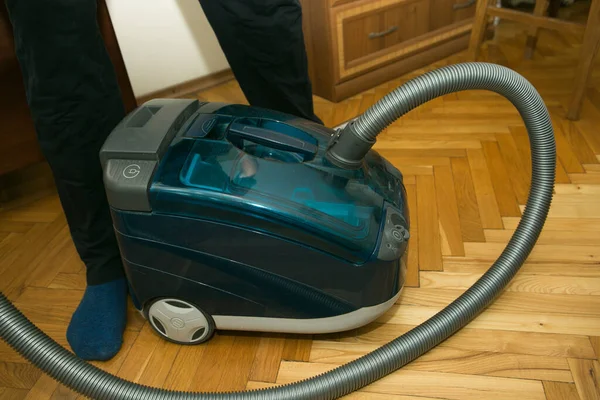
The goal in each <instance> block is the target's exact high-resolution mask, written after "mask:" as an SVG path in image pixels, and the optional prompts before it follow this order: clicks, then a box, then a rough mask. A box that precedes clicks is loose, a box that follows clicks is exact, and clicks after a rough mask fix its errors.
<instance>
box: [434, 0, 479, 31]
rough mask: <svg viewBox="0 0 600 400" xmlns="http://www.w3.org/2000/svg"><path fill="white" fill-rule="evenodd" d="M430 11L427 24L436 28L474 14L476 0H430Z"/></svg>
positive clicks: (463, 19)
mask: <svg viewBox="0 0 600 400" xmlns="http://www.w3.org/2000/svg"><path fill="white" fill-rule="evenodd" d="M430 1H431V13H430V20H429V26H430V28H431V30H433V31H434V30H437V29H440V28H443V27H445V26H448V25H452V24H454V23H457V22H461V21H465V20H468V19H470V18H472V17H473V16H474V15H475V8H476V5H477V1H476V0H430Z"/></svg>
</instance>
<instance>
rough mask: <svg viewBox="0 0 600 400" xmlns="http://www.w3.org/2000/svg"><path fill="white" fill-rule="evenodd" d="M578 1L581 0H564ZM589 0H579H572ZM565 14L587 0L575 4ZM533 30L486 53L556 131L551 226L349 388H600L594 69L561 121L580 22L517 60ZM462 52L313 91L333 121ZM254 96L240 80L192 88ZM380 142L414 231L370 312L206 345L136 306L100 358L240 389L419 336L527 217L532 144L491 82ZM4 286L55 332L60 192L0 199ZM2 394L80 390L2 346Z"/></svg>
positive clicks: (68, 264) (482, 393)
mask: <svg viewBox="0 0 600 400" xmlns="http://www.w3.org/2000/svg"><path fill="white" fill-rule="evenodd" d="M569 10H571V11H570V12H569ZM578 10H579V11H578ZM564 12H565V15H566V14H569V13H570V17H569V18H572V19H579V20H581V18H584V17H585V7H583V6H581V5H577V4H576V5H575V6H573V7H572V8H567V9H564ZM525 34H526V32H525V31H524V29H523V27H521V26H519V25H517V24H513V23H510V22H501V23H500V25H499V27H498V33H497V35H496V37H495V38H494V39H493V40H492V41H490V42H486V43H485V44H484V46H483V48H482V60H483V61H490V62H496V63H500V64H503V65H507V66H509V67H511V68H513V69H515V70H516V71H517V72H519V73H521V74H523V76H525V78H527V79H529V80H530V81H531V82H532V83H533V84H534V85H535V86H536V88H537V89H538V90H539V91H540V93H541V95H542V96H543V99H544V101H545V102H546V104H547V105H548V107H549V110H550V112H551V118H552V123H553V126H554V128H555V136H556V141H557V162H558V163H557V170H556V172H557V178H556V183H557V184H556V190H555V193H556V194H555V197H554V201H553V203H552V207H551V211H550V217H549V219H548V221H547V223H546V226H545V229H544V232H543V233H542V235H541V237H540V238H539V241H538V243H537V245H536V247H535V248H534V250H533V251H532V253H531V255H530V257H529V258H528V260H527V262H526V264H525V265H524V266H523V268H522V270H521V271H520V273H519V274H518V275H517V276H516V277H515V278H514V279H513V280H512V281H511V283H510V284H509V285H508V287H507V290H506V291H505V292H504V293H502V294H501V295H500V296H499V297H498V298H497V300H496V301H495V302H494V303H492V304H491V305H490V306H489V307H488V308H487V309H486V310H485V311H484V312H483V313H482V314H481V315H479V316H477V317H476V318H475V319H474V320H473V321H472V322H471V323H470V324H469V325H468V326H467V327H466V328H465V329H463V330H461V331H459V332H457V333H456V334H455V335H454V336H452V337H451V338H449V339H448V340H446V341H445V342H443V343H442V344H441V345H440V346H439V347H437V348H435V349H433V350H431V351H430V352H428V353H427V354H426V355H424V356H423V357H421V358H419V359H417V360H415V361H414V362H412V363H410V364H409V365H407V366H406V367H405V368H402V369H401V370H399V371H396V372H394V373H392V374H391V375H389V376H387V377H385V378H383V379H381V380H379V381H377V382H375V383H373V384H371V385H368V386H367V387H364V388H362V389H360V390H359V391H358V392H356V393H353V394H350V395H348V396H346V398H347V399H355V400H363V399H374V400H383V399H386V400H387V399H399V400H408V399H413V400H428V399H429V400H432V399H455V400H463V399H492V400H493V399H510V400H513V399H523V400H528V399H531V400H538V399H539V400H542V399H547V400H577V399H580V400H587V399H600V389H599V387H600V383H599V375H600V364H599V362H600V208H599V207H598V204H600V65H598V66H597V67H596V69H595V70H594V73H593V74H592V79H591V82H590V88H589V90H588V91H587V97H586V98H585V100H584V104H583V111H582V118H581V120H579V121H575V122H573V121H568V120H566V119H565V115H566V111H565V107H566V106H567V105H568V102H569V96H570V90H571V80H572V79H573V78H574V76H573V73H572V71H571V70H572V68H574V66H575V65H576V62H577V58H578V56H579V53H578V52H579V41H578V39H577V38H576V37H574V36H573V35H568V34H564V33H557V32H545V31H543V32H542V33H541V35H540V39H539V42H538V48H537V51H536V53H535V54H534V57H533V59H532V60H525V59H523V48H524V44H525ZM464 56H465V54H464V53H461V54H457V55H454V56H452V57H449V58H448V59H445V60H441V61H440V62H438V63H435V64H433V65H431V66H429V67H427V68H424V69H422V70H419V71H417V72H414V73H411V74H407V75H406V76H404V77H400V78H398V79H394V80H393V81H391V82H387V83H384V84H382V85H380V86H378V87H376V88H372V89H370V90H367V91H365V92H364V93H361V94H358V95H356V96H353V97H352V98H350V99H348V100H346V101H342V102H340V103H337V104H334V103H331V102H329V101H326V100H324V99H321V98H318V97H315V110H316V113H317V114H318V115H319V116H320V117H321V118H322V119H323V121H324V122H325V124H326V125H328V126H335V125H337V124H340V123H342V122H344V121H346V120H348V119H349V118H352V117H354V116H356V115H357V114H359V113H362V112H364V111H365V110H366V109H367V108H368V107H369V106H371V105H372V104H373V103H374V102H376V101H378V100H379V99H381V98H382V97H383V96H385V95H386V94H387V93H389V92H390V91H392V90H393V89H394V88H396V87H397V86H398V85H399V84H401V83H402V82H406V80H407V79H408V78H410V77H414V76H417V75H419V74H420V73H422V72H423V71H426V70H430V69H433V68H436V67H439V66H442V65H448V64H451V63H456V62H461V61H464V60H465V58H464ZM197 97H198V98H201V99H204V100H208V101H225V102H233V103H246V100H245V98H244V96H243V94H242V92H241V90H240V88H239V86H238V84H237V83H236V81H229V82H226V83H224V84H222V85H220V86H218V87H215V88H212V89H210V90H207V91H204V92H200V93H197ZM376 149H377V150H378V151H380V153H381V154H382V155H383V156H384V157H386V158H387V159H389V160H390V162H392V163H393V164H394V165H396V166H397V167H398V168H399V169H400V170H401V171H402V172H403V173H404V175H405V183H406V188H407V195H408V203H409V206H410V216H411V221H412V226H411V237H412V239H411V242H410V245H409V248H408V258H407V262H408V273H407V282H406V286H407V287H406V288H405V290H404V291H403V294H402V296H401V297H400V299H399V300H398V301H397V304H395V305H394V306H393V307H392V308H391V309H390V310H389V311H388V312H387V313H386V314H385V315H383V316H382V317H381V318H379V319H378V320H377V321H375V322H374V323H372V324H370V325H368V326H365V327H362V328H359V329H356V330H353V331H350V332H342V333H339V334H331V335H309V336H302V335H283V334H281V335H279V334H258V333H245V332H238V333H232V332H218V333H217V334H216V336H215V338H214V339H213V340H212V341H210V342H209V343H207V344H204V345H200V346H193V347H181V346H178V345H175V344H172V343H169V342H166V341H164V340H161V339H159V338H158V337H157V336H156V335H155V334H154V333H153V332H152V330H151V329H150V326H149V325H148V323H147V322H146V321H144V319H143V318H142V317H141V316H140V315H139V313H138V312H137V311H135V310H134V309H133V306H132V305H131V304H130V307H129V322H128V326H127V331H126V333H125V337H124V344H123V347H122V349H121V351H120V353H119V354H118V355H117V356H116V357H115V358H114V359H112V360H110V361H108V362H96V363H94V365H96V366H98V367H100V368H102V369H104V370H106V371H108V372H110V373H113V374H116V375H118V376H119V377H121V378H125V379H129V380H132V381H134V382H137V383H140V384H143V385H149V386H153V387H161V388H166V389H171V390H191V391H229V390H243V389H259V388H265V387H270V386H272V385H279V384H286V383H290V382H295V381H297V380H301V379H306V378H309V377H311V376H315V375H317V374H320V373H323V372H325V371H328V370H330V369H332V368H335V367H337V366H339V365H341V364H344V363H346V362H349V361H352V360H355V359H357V358H358V357H361V356H363V355H365V354H367V353H368V352H370V351H373V350H375V349H376V348H378V347H379V346H382V345H384V344H386V343H388V342H389V341H391V340H393V339H394V338H396V337H397V336H399V335H401V334H403V333H406V332H408V331H409V330H411V329H413V328H414V327H415V326H417V325H418V324H420V323H422V322H423V321H425V320H426V319H428V318H430V317H431V316H433V315H434V314H436V313H437V312H438V311H440V310H441V309H442V308H443V307H445V306H446V305H448V304H449V303H451V302H452V301H453V300H454V299H455V298H456V297H457V296H460V295H461V294H462V293H464V291H465V290H466V289H467V288H468V287H469V286H470V285H471V284H473V283H474V282H475V281H477V279H479V278H480V277H481V276H482V275H483V274H484V273H485V271H486V270H487V269H488V268H489V266H490V264H491V263H492V262H493V261H495V259H496V258H497V257H498V256H499V255H500V253H501V252H502V250H503V249H504V246H505V245H506V243H507V242H508V240H509V239H510V238H511V236H512V234H513V233H514V231H515V229H516V228H517V226H518V224H519V221H520V217H521V215H522V212H523V210H524V206H525V203H526V201H527V196H528V193H529V184H530V181H531V156H530V154H529V151H530V148H529V140H528V137H527V131H526V130H525V128H524V125H523V122H522V121H521V120H520V117H519V115H518V113H517V112H516V110H515V109H514V108H513V107H512V105H511V104H510V103H509V102H508V101H507V100H506V99H504V98H502V97H500V96H499V95H497V94H495V93H492V92H485V91H465V92H460V93H456V94H451V95H447V96H443V97H441V98H437V99H434V100H432V101H431V102H429V103H427V104H425V105H423V106H421V107H419V108H418V109H416V110H413V111H412V112H410V113H409V114H407V115H406V116H405V117H403V118H402V119H400V120H399V121H396V122H394V123H393V124H392V125H391V126H390V127H389V128H388V129H386V131H385V132H384V133H383V134H382V135H381V136H380V139H379V141H378V142H377V145H376ZM0 276H1V278H0V289H1V290H2V291H3V293H5V294H7V295H8V296H9V298H10V299H11V300H13V301H14V302H15V304H16V305H17V306H18V307H19V308H20V309H21V310H22V311H23V312H24V314H25V315H26V316H27V317H29V318H30V319H31V320H32V321H33V322H34V323H36V324H37V325H38V326H39V327H40V328H41V329H43V330H44V331H45V332H47V334H48V335H49V336H50V337H52V338H53V339H55V340H57V341H58V342H59V343H60V344H61V345H63V346H66V347H67V348H68V344H67V342H66V339H65V332H66V328H67V324H68V322H69V320H70V317H71V314H72V313H73V311H74V310H75V308H76V306H77V303H78V301H79V300H80V298H81V296H82V294H83V290H84V289H85V268H84V266H83V264H82V262H81V261H80V260H79V258H78V256H77V252H76V250H75V247H74V246H73V243H72V241H71V240H70V237H69V232H68V228H67V225H66V221H65V218H64V215H63V214H62V210H61V207H60V202H59V201H58V197H57V196H56V193H55V192H53V191H45V192H44V193H40V194H39V195H35V196H31V197H30V198H29V199H17V200H15V201H13V202H12V203H10V204H2V205H1V206H0ZM0 398H1V399H2V400H4V399H35V400H38V399H78V398H81V397H80V396H78V395H77V394H75V393H73V392H71V391H70V390H69V389H67V388H65V387H63V386H62V385H60V384H58V383H57V382H55V381H54V380H52V379H51V378H49V377H48V376H46V375H44V374H42V373H41V372H40V371H39V370H37V369H36V368H35V367H33V366H31V365H30V364H29V363H28V362H26V361H25V360H24V359H22V358H21V357H20V356H19V355H18V354H16V353H15V352H14V351H13V350H12V349H11V348H9V347H8V346H7V345H6V344H4V343H0Z"/></svg>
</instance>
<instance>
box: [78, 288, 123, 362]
mask: <svg viewBox="0 0 600 400" xmlns="http://www.w3.org/2000/svg"><path fill="white" fill-rule="evenodd" d="M126 323H127V281H126V280H125V279H118V280H115V281H111V282H108V283H103V284H100V285H91V286H89V285H88V287H87V288H86V290H85V293H84V295H83V299H82V300H81V303H79V306H78V307H77V310H75V313H74V314H73V317H72V318H71V323H70V324H69V328H68V329H67V340H68V342H69V345H70V346H71V349H73V351H74V352H75V354H76V355H77V356H78V357H80V358H83V359H84V360H87V361H106V360H109V359H111V358H113V357H114V356H115V355H116V354H117V353H118V352H119V350H120V349H121V345H122V343H123V332H124V330H125V325H126Z"/></svg>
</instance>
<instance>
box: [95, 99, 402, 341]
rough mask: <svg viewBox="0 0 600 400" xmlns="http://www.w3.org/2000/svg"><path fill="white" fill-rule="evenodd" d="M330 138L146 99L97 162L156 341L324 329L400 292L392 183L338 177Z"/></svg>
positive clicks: (280, 120)
mask: <svg viewBox="0 0 600 400" xmlns="http://www.w3.org/2000/svg"><path fill="white" fill-rule="evenodd" d="M335 134H336V132H335V131H334V130H332V129H329V128H326V127H324V126H322V125H319V124H316V123H314V122H311V121H307V120H304V119H301V118H297V117H293V116H290V115H286V114H281V113H277V112H273V111H270V110H263V109H259V108H254V107H249V106H243V105H232V104H221V103H202V102H199V101H198V100H169V99H157V100H152V101H149V102H148V103H146V104H144V105H142V106H141V107H139V108H138V109H136V110H135V111H134V112H132V113H131V114H130V115H129V116H128V117H127V118H125V119H124V120H123V121H122V122H121V124H119V126H117V127H116V128H115V129H114V131H113V132H112V134H111V135H110V137H109V138H108V140H107V141H106V143H105V145H104V147H103V148H102V150H101V153H100V157H101V162H102V165H103V167H104V179H105V186H106V190H107V195H108V200H109V203H110V206H111V210H112V216H113V220H114V226H115V231H116V234H117V237H118V241H119V245H120V248H121V254H122V259H123V262H124V265H125V270H126V274H127V277H128V279H129V283H130V287H131V294H132V297H133V299H134V303H135V304H136V306H137V307H138V308H139V309H140V311H142V312H143V314H144V316H145V317H146V318H148V320H149V322H150V324H151V326H152V327H153V328H154V329H155V331H156V332H157V333H158V334H160V335H161V336H163V337H165V338H166V339H168V340H172V341H175V342H178V343H186V344H192V343H200V342H203V341H206V340H208V339H209V338H210V336H211V333H212V332H213V331H214V329H223V330H247V331H274V332H288V333H313V334H314V333H329V332H337V331H344V330H349V329H353V328H356V327H359V326H362V325H365V324H367V323H369V322H371V321H373V320H374V319H376V318H378V317H379V316H380V315H382V314H383V313H384V312H385V311H387V310H388V309H389V308H390V307H391V306H392V305H393V304H394V302H395V300H396V299H397V298H398V296H399V294H400V291H401V288H402V286H403V283H404V275H405V272H404V271H405V268H406V266H405V260H406V257H405V255H406V248H407V244H408V240H409V218H408V208H407V204H406V192H405V189H404V185H403V182H402V175H401V173H400V172H399V171H398V169H396V168H395V167H393V166H392V165H391V164H390V163H389V162H387V161H386V160H385V159H383V158H382V157H381V156H380V155H379V154H378V153H377V152H376V151H374V150H369V152H368V153H367V154H366V156H365V157H364V161H363V162H362V163H361V164H360V165H357V166H356V167H355V168H352V169H344V168H342V167H340V166H337V165H335V164H333V163H332V162H331V161H329V160H328V159H327V158H326V152H327V149H328V145H329V143H330V142H331V141H332V138H334V136H335Z"/></svg>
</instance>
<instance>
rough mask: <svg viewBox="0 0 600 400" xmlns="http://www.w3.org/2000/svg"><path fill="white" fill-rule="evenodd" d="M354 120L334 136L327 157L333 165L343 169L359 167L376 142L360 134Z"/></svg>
mask: <svg viewBox="0 0 600 400" xmlns="http://www.w3.org/2000/svg"><path fill="white" fill-rule="evenodd" d="M354 126H355V125H354V121H352V122H350V123H349V124H348V125H346V126H345V127H344V128H343V129H340V130H339V131H338V132H337V133H336V135H334V136H333V138H332V140H331V142H330V144H329V148H328V149H327V153H326V154H325V158H326V159H327V160H328V161H329V162H331V163H332V164H333V165H335V166H337V167H340V168H343V169H358V168H360V166H361V165H362V163H363V159H364V158H365V155H366V154H367V153H368V152H369V150H371V147H373V145H374V144H375V140H374V139H373V140H368V139H365V138H364V137H362V136H361V135H359V134H358V133H357V132H356V129H355V127H354Z"/></svg>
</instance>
